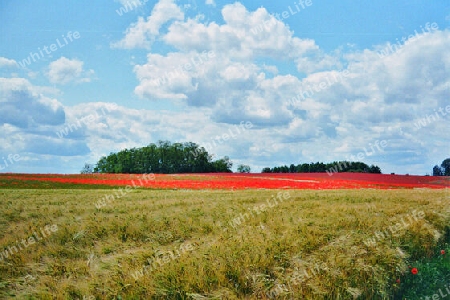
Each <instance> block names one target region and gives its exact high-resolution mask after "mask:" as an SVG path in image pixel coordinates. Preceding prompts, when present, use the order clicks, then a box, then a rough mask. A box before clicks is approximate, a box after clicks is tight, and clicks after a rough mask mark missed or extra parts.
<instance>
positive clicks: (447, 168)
mask: <svg viewBox="0 0 450 300" xmlns="http://www.w3.org/2000/svg"><path fill="white" fill-rule="evenodd" d="M441 168H442V175H444V176H450V158H447V159H444V160H443V161H442V164H441Z"/></svg>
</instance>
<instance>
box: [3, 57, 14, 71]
mask: <svg viewBox="0 0 450 300" xmlns="http://www.w3.org/2000/svg"><path fill="white" fill-rule="evenodd" d="M16 67H17V62H16V61H15V60H14V59H7V58H6V57H0V69H1V68H16Z"/></svg>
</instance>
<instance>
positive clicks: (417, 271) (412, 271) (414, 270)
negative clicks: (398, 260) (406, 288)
mask: <svg viewBox="0 0 450 300" xmlns="http://www.w3.org/2000/svg"><path fill="white" fill-rule="evenodd" d="M411 273H413V274H414V275H416V274H417V273H419V270H417V268H412V270H411Z"/></svg>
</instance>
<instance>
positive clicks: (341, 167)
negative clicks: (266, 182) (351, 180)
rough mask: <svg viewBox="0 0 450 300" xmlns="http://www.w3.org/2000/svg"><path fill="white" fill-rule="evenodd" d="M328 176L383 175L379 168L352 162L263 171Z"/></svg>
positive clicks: (280, 167)
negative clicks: (348, 173) (338, 174)
mask: <svg viewBox="0 0 450 300" xmlns="http://www.w3.org/2000/svg"><path fill="white" fill-rule="evenodd" d="M324 172H327V173H328V174H332V173H338V172H355V173H376V174H381V169H380V167H378V166H375V165H371V166H368V165H367V164H365V163H363V162H351V161H334V162H332V163H322V162H316V163H309V164H308V163H303V164H298V165H294V164H291V165H290V166H289V167H288V166H287V165H284V166H279V167H273V168H269V167H266V168H264V169H262V173H324Z"/></svg>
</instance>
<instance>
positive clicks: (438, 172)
mask: <svg viewBox="0 0 450 300" xmlns="http://www.w3.org/2000/svg"><path fill="white" fill-rule="evenodd" d="M443 175H444V174H443V172H442V169H441V167H439V166H438V165H435V166H434V167H433V176H443Z"/></svg>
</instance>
